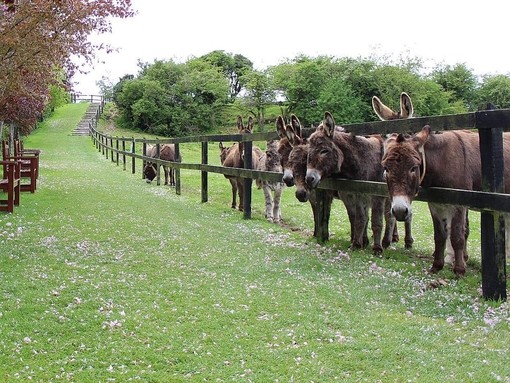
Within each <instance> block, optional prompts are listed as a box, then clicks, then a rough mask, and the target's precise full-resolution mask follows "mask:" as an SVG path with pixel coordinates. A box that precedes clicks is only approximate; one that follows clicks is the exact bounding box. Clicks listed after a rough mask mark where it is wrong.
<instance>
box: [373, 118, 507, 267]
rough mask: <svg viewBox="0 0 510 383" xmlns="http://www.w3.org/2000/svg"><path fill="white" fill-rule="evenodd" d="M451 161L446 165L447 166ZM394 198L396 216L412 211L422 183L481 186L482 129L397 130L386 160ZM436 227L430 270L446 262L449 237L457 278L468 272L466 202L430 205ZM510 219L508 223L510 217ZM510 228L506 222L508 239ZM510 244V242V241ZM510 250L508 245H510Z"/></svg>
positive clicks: (403, 217)
mask: <svg viewBox="0 0 510 383" xmlns="http://www.w3.org/2000/svg"><path fill="white" fill-rule="evenodd" d="M503 152H504V161H505V163H506V164H509V163H510V135H509V134H507V133H505V134H504V143H503ZM445 164H446V165H445ZM382 165H383V166H384V169H385V173H386V183H387V184H388V191H389V194H390V197H391V211H392V214H393V215H394V216H395V217H396V219H397V220H399V221H403V220H406V219H407V218H408V217H409V216H410V215H411V214H412V208H411V203H412V201H413V199H414V196H415V195H416V194H417V193H418V189H419V187H420V186H422V187H445V188H455V189H464V190H481V186H482V185H481V162H480V144H479V135H478V133H477V132H474V131H468V130H451V131H445V132H442V133H437V134H434V133H432V132H431V128H430V126H428V125H426V126H425V127H424V128H423V129H422V130H421V131H420V132H419V133H417V134H415V135H412V136H409V135H404V134H393V135H392V136H391V137H389V138H388V139H387V140H386V141H385V144H384V156H383V159H382ZM504 178H505V190H506V191H509V190H510V166H506V167H505V175H504ZM428 205H429V210H430V214H431V216H432V222H433V225H434V242H435V248H434V254H433V257H434V261H433V263H432V267H431V268H430V271H431V272H433V273H435V272H438V271H439V270H441V269H442V268H443V266H444V250H445V246H446V240H447V237H448V235H450V239H451V244H452V247H453V250H454V254H455V257H454V258H455V259H454V264H453V271H454V273H455V275H457V276H463V275H464V274H465V272H466V257H467V254H466V214H467V208H465V207H462V206H454V205H446V204H436V203H429V204H428ZM505 218H506V222H509V220H508V217H505ZM508 229H509V226H508V225H506V234H507V238H508ZM507 245H508V242H507ZM507 250H508V246H507Z"/></svg>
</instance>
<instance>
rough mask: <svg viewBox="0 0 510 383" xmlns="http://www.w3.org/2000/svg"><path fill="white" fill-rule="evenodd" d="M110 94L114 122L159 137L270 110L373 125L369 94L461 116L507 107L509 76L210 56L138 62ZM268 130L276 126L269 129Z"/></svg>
mask: <svg viewBox="0 0 510 383" xmlns="http://www.w3.org/2000/svg"><path fill="white" fill-rule="evenodd" d="M139 68H140V70H139V73H138V74H137V75H136V76H135V75H126V76H124V77H123V78H121V79H120V80H119V82H117V83H116V84H115V85H113V86H111V87H107V86H105V85H104V84H102V85H103V87H102V89H103V91H104V92H107V93H109V92H111V94H107V96H111V97H112V99H113V101H114V102H115V104H116V107H117V109H118V110H117V113H118V117H117V123H118V124H119V125H120V126H122V127H124V128H128V129H134V130H141V131H145V132H148V133H153V134H157V135H161V136H167V137H172V136H182V135H191V134H197V133H207V132H211V131H214V130H217V129H220V128H221V127H224V126H232V125H234V124H233V121H234V119H233V116H234V115H236V114H242V115H252V116H253V117H254V118H255V120H256V121H258V126H259V130H264V122H265V121H266V118H267V116H266V115H267V114H268V111H269V113H270V112H273V111H274V110H275V106H276V110H277V112H278V113H279V114H280V113H281V114H283V115H284V116H288V115H289V114H290V113H295V114H296V115H298V116H299V118H300V119H301V122H303V123H304V124H305V125H306V126H309V125H312V124H317V123H318V122H319V121H321V119H322V116H323V114H324V111H326V110H327V111H331V112H332V113H333V114H334V115H335V119H336V121H337V122H341V123H353V122H363V121H374V120H375V119H377V117H376V116H375V114H374V113H373V111H372V106H371V99H372V96H374V95H375V96H379V97H380V98H381V99H383V100H384V101H385V102H386V103H388V104H389V105H390V106H392V107H394V108H396V109H398V105H397V103H398V100H399V95H400V93H401V92H403V91H405V92H407V93H409V94H410V95H411V97H412V99H413V104H414V108H415V113H416V115H420V116H432V115H444V114H454V113H464V112H468V111H474V110H477V109H480V108H483V107H484V106H485V105H487V103H489V102H490V103H492V104H494V105H496V106H497V107H499V108H509V107H510V77H509V76H508V75H501V74H499V75H484V76H477V75H475V73H474V72H473V70H472V69H470V68H468V66H467V65H466V64H464V63H459V64H455V65H446V64H438V65H436V67H435V68H433V69H432V70H429V71H428V72H427V71H426V70H425V68H424V65H423V62H422V60H420V59H418V58H412V57H408V58H399V60H398V61H397V62H395V61H392V60H391V59H388V58H374V57H370V58H356V59H353V58H347V57H342V58H336V57H327V56H320V57H308V56H298V57H295V58H293V59H291V60H288V61H286V62H283V63H281V64H278V65H276V66H272V67H268V68H267V69H265V70H255V69H254V68H253V63H252V62H251V61H250V60H249V59H248V58H246V57H244V56H243V55H240V54H231V53H226V52H224V51H213V52H211V53H208V54H206V55H204V56H201V57H198V58H192V59H189V60H188V61H186V62H184V63H176V62H174V61H172V60H168V61H165V60H157V61H154V62H153V63H150V64H149V63H139ZM270 128H271V129H272V128H273V126H271V127H270Z"/></svg>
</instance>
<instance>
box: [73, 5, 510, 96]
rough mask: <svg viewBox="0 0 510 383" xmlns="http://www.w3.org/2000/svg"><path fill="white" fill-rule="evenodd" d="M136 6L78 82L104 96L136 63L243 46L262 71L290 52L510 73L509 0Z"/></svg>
mask: <svg viewBox="0 0 510 383" xmlns="http://www.w3.org/2000/svg"><path fill="white" fill-rule="evenodd" d="M132 2H133V8H134V9H135V10H136V11H137V12H138V14H137V15H136V16H134V17H132V18H129V19H122V20H113V22H112V27H113V31H112V33H111V34H108V35H102V36H100V37H99V38H98V40H97V41H100V42H105V43H108V44H110V45H111V46H112V47H114V48H118V49H119V51H118V52H114V53H110V54H108V55H107V54H105V53H102V54H100V55H98V59H100V60H104V64H102V63H97V64H95V66H94V68H91V72H90V73H89V74H87V75H76V76H75V77H74V79H73V80H74V82H75V90H76V91H77V92H79V93H81V94H99V90H98V89H97V86H96V82H97V81H98V80H100V79H101V78H102V77H107V78H109V79H111V81H112V82H113V83H116V82H117V81H118V80H119V78H120V77H122V76H124V75H126V74H133V75H136V74H137V73H138V67H137V63H138V61H139V60H140V61H142V62H148V63H152V62H153V61H154V60H155V59H161V60H170V59H173V60H174V61H176V62H185V61H186V60H187V59H189V58H191V57H198V56H201V55H203V54H206V53H209V52H211V51H213V50H223V51H225V52H226V53H232V54H241V55H243V56H245V57H247V58H248V59H249V60H251V61H252V62H253V63H254V65H255V68H256V69H265V68H266V67H268V66H270V65H276V64H278V63H280V62H282V61H283V60H285V59H288V58H294V57H296V56H297V55H300V54H304V55H307V56H310V57H315V56H318V55H327V56H334V57H338V58H340V57H352V58H358V57H368V56H370V55H374V54H375V55H376V56H378V57H380V56H383V55H389V56H391V57H398V56H399V55H401V54H404V55H405V56H410V57H419V58H421V59H422V60H423V61H424V62H425V64H426V65H427V66H430V67H431V66H434V65H435V64H439V63H446V64H456V63H465V64H466V65H467V66H468V68H470V69H472V70H473V71H474V72H475V74H477V75H482V74H510V50H509V43H510V27H509V25H510V1H508V0H493V1H484V2H467V1H456V0H427V1H425V0H422V1H418V0H408V1H400V0H385V1H383V0H346V1H341V0H312V1H297V0H293V1H290V0H256V1H250V2H248V1H243V0H237V1H233V0H203V1H199V0H185V1H179V0H175V1H173V0H132Z"/></svg>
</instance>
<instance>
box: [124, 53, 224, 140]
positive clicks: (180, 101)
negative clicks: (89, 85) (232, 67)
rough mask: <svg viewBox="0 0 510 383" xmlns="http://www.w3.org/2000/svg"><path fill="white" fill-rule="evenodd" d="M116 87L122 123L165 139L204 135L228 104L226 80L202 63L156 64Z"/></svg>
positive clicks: (199, 61)
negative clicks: (220, 110)
mask: <svg viewBox="0 0 510 383" xmlns="http://www.w3.org/2000/svg"><path fill="white" fill-rule="evenodd" d="M119 84H120V85H118V86H116V92H115V93H114V95H115V96H114V101H115V102H116V104H117V106H118V107H119V112H120V116H119V123H120V124H121V125H122V126H124V127H127V128H131V129H135V130H141V131H144V132H149V133H154V134H158V135H163V136H170V137H171V136H178V135H186V134H190V133H191V132H194V131H200V132H205V131H208V130H210V129H211V128H213V127H214V125H215V123H216V122H215V118H214V112H215V111H216V109H217V108H218V107H219V106H221V105H224V104H225V102H226V94H227V91H228V83H227V80H226V79H225V78H224V77H223V75H222V73H221V71H220V69H219V68H218V67H216V66H213V65H212V64H210V63H208V62H206V61H203V60H192V61H190V62H188V63H187V64H186V65H184V64H176V63H174V62H173V61H168V62H165V61H155V62H154V64H152V65H146V66H144V67H143V68H142V70H141V72H140V74H139V76H138V77H137V78H133V79H124V80H123V81H122V82H121V83H119Z"/></svg>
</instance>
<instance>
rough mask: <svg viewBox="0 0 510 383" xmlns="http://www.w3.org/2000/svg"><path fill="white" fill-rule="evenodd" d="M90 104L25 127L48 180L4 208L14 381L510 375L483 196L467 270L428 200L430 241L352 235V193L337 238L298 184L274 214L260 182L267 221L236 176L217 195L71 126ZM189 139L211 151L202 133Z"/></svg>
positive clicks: (0, 354)
mask: <svg viewBox="0 0 510 383" xmlns="http://www.w3.org/2000/svg"><path fill="white" fill-rule="evenodd" d="M86 107H87V104H70V105H66V106H65V107H62V108H60V109H58V110H57V111H56V112H55V114H54V115H53V116H52V117H51V118H49V119H47V120H46V121H44V122H43V123H42V124H41V125H40V126H39V127H38V128H37V129H36V130H35V131H34V132H33V133H32V134H31V135H30V136H29V137H27V138H26V140H25V146H26V147H34V148H40V149H41V150H42V154H41V171H40V179H39V183H38V190H37V191H36V193H35V194H29V193H23V195H22V198H21V206H20V207H18V208H16V209H15V211H14V213H13V214H2V215H0V254H1V255H0V281H1V292H0V366H1V368H0V381H5V382H19V381H22V382H25V381H34V382H58V381H63V382H131V381H142V382H434V383H436V382H438V381H441V382H498V381H502V382H510V365H509V363H508V355H509V351H510V350H509V349H510V319H509V308H508V303H501V302H487V301H484V300H483V299H482V298H481V295H480V283H481V277H480V254H479V237H480V234H479V217H478V215H477V213H476V212H472V213H470V223H471V235H470V243H469V251H470V256H471V259H470V261H469V268H468V271H467V275H466V277H465V278H463V279H460V280H458V279H455V278H454V276H453V273H452V272H451V270H450V269H449V268H446V269H445V270H443V271H442V272H441V273H439V274H438V275H430V274H428V273H427V268H428V267H429V266H430V264H431V258H430V254H431V253H432V246H433V238H432V229H431V224H430V218H429V217H428V212H427V207H426V205H425V204H420V203H418V204H416V209H417V211H416V213H415V216H414V222H413V230H414V237H415V243H414V248H413V250H410V251H406V250H404V249H403V244H402V243H398V244H396V245H395V246H394V247H393V248H392V249H389V250H387V251H386V252H385V253H384V254H383V255H382V256H373V255H372V254H371V253H370V251H355V252H351V251H349V250H347V247H348V236H349V232H348V228H347V226H348V225H347V224H346V222H347V221H346V214H345V209H344V208H343V207H342V206H341V204H340V203H339V202H338V201H337V202H335V203H334V207H333V212H332V219H331V222H330V232H331V240H330V241H329V242H328V243H327V244H325V245H320V244H317V243H316V242H315V241H314V240H313V239H312V238H311V232H312V229H313V222H312V218H311V209H310V207H309V205H308V204H302V203H300V202H298V201H297V200H296V198H295V197H294V195H293V192H294V191H293V190H292V189H291V188H289V189H287V190H285V191H284V196H283V201H282V204H283V210H282V215H283V219H284V224H283V225H275V224H271V223H269V222H266V220H265V219H264V218H263V195H262V191H259V190H256V189H255V188H254V190H253V214H252V216H253V218H252V219H251V220H245V219H243V216H242V213H240V212H238V211H235V210H233V209H231V208H230V184H229V183H228V181H227V180H226V179H225V178H224V177H223V176H220V175H216V174H210V175H209V201H208V202H206V203H201V202H200V200H201V194H200V175H199V173H198V172H196V171H192V170H183V171H182V179H181V182H182V193H181V195H176V194H175V190H174V189H171V188H169V187H166V186H163V185H161V186H158V185H156V184H154V183H153V184H147V183H145V181H144V180H143V179H142V177H141V175H140V170H141V167H140V164H137V173H136V174H131V172H130V168H129V167H128V170H126V171H124V170H122V166H117V165H116V164H115V163H112V162H111V160H110V159H106V158H105V157H104V156H103V155H102V154H101V153H100V152H98V151H97V150H96V148H95V147H94V145H93V144H92V141H91V140H90V138H88V137H80V136H78V137H77V136H72V135H71V134H70V133H71V131H72V130H73V129H74V127H75V126H76V124H77V123H78V121H79V120H80V118H81V116H82V115H83V113H84V112H85V109H86ZM110 134H114V135H119V136H122V135H124V136H130V135H132V134H133V133H132V132H123V131H121V130H118V129H115V128H111V127H110ZM209 151H210V153H209V159H210V163H211V164H219V149H218V147H217V146H214V145H211V146H210V148H209ZM181 152H182V155H183V159H184V161H190V162H199V161H200V147H199V146H198V145H195V144H186V145H182V147H181ZM400 230H401V233H402V234H403V227H401V228H400ZM439 282H440V283H439ZM437 286H439V287H437Z"/></svg>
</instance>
